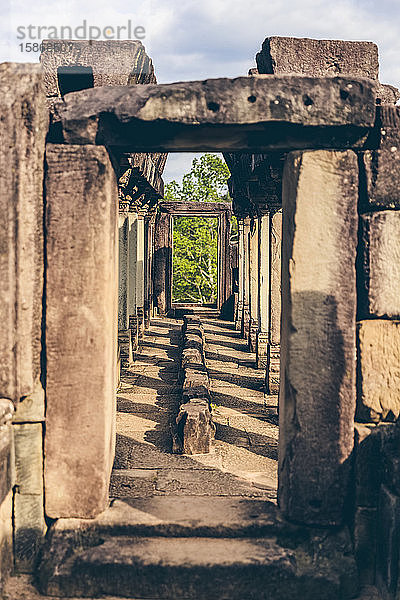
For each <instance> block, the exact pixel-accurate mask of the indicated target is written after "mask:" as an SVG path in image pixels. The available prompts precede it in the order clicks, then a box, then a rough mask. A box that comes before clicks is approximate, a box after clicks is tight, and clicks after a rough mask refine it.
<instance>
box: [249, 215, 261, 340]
mask: <svg viewBox="0 0 400 600" xmlns="http://www.w3.org/2000/svg"><path fill="white" fill-rule="evenodd" d="M259 274H260V267H259V233H258V219H257V218H255V219H253V220H252V221H251V225H250V234H249V282H250V287H249V289H250V324H249V348H250V352H256V349H257V336H258V331H259V292H260V278H259Z"/></svg>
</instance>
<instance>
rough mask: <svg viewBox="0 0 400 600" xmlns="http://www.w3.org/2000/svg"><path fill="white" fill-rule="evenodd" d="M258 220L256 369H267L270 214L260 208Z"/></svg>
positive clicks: (265, 209)
mask: <svg viewBox="0 0 400 600" xmlns="http://www.w3.org/2000/svg"><path fill="white" fill-rule="evenodd" d="M260 213H261V214H260V217H259V219H258V223H259V227H258V248H259V265H258V271H259V323H258V325H259V326H258V333H257V368H258V369H266V368H267V358H268V354H267V351H268V331H269V300H270V213H269V211H268V208H267V207H265V208H264V209H261V208H260Z"/></svg>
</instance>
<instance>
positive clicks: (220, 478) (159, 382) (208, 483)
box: [110, 318, 278, 500]
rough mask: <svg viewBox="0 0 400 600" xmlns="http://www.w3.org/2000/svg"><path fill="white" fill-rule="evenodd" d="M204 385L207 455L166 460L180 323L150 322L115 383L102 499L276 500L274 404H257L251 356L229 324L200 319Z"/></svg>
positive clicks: (257, 377)
mask: <svg viewBox="0 0 400 600" xmlns="http://www.w3.org/2000/svg"><path fill="white" fill-rule="evenodd" d="M203 323H204V327H205V332H206V342H207V345H206V359H207V366H208V368H209V373H210V378H211V383H212V403H213V417H214V420H215V422H216V425H217V433H216V442H215V450H214V451H213V452H212V453H210V454H206V455H195V456H190V457H189V456H179V455H174V454H172V453H171V445H172V434H171V431H172V424H173V421H174V419H175V417H176V415H177V412H178V406H179V398H180V394H179V387H178V383H177V379H178V370H179V347H178V344H179V335H180V322H179V321H177V320H172V319H161V318H159V319H154V320H153V322H152V325H151V327H150V329H149V330H147V331H146V332H145V337H144V340H143V344H142V347H141V352H140V354H139V355H138V356H137V359H136V361H135V363H134V365H133V367H132V368H130V369H129V370H126V371H125V372H124V375H123V377H122V381H121V388H120V390H119V393H118V400H117V402H118V404H117V411H118V413H117V448H116V459H115V464H114V471H113V475H112V479H111V489H110V495H111V497H113V498H149V497H152V496H167V495H172V496H243V497H254V498H263V499H268V500H275V499H276V487H277V475H276V465H277V443H278V427H277V416H276V404H277V399H276V397H265V396H264V392H263V376H264V373H263V371H261V370H256V369H254V360H255V359H254V355H252V354H250V353H249V352H248V351H247V350H246V344H245V341H244V340H242V339H240V337H239V333H238V332H236V331H234V330H233V329H232V327H233V324H232V323H228V322H223V321H220V320H216V319H209V318H204V319H203Z"/></svg>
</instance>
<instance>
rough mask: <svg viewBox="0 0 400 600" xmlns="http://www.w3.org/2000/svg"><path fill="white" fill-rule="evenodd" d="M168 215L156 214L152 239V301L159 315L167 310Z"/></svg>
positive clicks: (168, 269)
mask: <svg viewBox="0 0 400 600" xmlns="http://www.w3.org/2000/svg"><path fill="white" fill-rule="evenodd" d="M170 219H171V217H170V215H169V214H168V213H162V212H161V213H158V215H157V219H156V227H155V239H154V285H153V287H154V300H155V302H156V305H157V310H158V313H159V314H160V315H165V314H166V313H167V312H168V310H169V308H170V307H169V306H168V297H169V294H167V287H168V286H169V285H170V278H169V276H170V272H169V271H170V268H171V256H172V253H171V248H170Z"/></svg>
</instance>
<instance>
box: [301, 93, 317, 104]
mask: <svg viewBox="0 0 400 600" xmlns="http://www.w3.org/2000/svg"><path fill="white" fill-rule="evenodd" d="M303 102H304V105H305V106H311V105H312V104H314V100H313V99H312V98H310V96H309V95H308V94H304V96H303Z"/></svg>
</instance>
